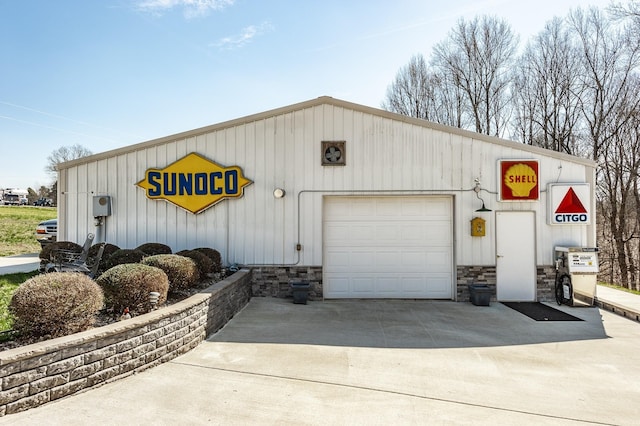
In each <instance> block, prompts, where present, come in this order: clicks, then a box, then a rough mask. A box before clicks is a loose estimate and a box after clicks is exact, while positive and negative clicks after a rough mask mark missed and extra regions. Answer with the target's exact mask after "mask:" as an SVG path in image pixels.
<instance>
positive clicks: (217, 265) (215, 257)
mask: <svg viewBox="0 0 640 426" xmlns="http://www.w3.org/2000/svg"><path fill="white" fill-rule="evenodd" d="M194 250H195V251H199V252H200V253H202V254H204V255H206V256H207V257H209V259H211V261H212V262H213V270H212V271H211V272H213V273H214V274H219V273H220V272H222V256H220V252H219V251H218V250H216V249H212V248H209V247H199V248H197V249H194Z"/></svg>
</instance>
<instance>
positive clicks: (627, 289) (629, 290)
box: [598, 283, 640, 296]
mask: <svg viewBox="0 0 640 426" xmlns="http://www.w3.org/2000/svg"><path fill="white" fill-rule="evenodd" d="M598 285H601V286H604V287H609V288H614V289H616V290H622V291H626V292H627V293H632V294H637V295H639V296H640V291H638V290H632V289H629V288H626V287H622V286H619V285H615V284H607V283H598Z"/></svg>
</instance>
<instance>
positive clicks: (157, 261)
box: [142, 254, 200, 292]
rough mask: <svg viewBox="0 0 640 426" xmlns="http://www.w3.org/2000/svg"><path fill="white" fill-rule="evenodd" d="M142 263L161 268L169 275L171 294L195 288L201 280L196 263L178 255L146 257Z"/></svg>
mask: <svg viewBox="0 0 640 426" xmlns="http://www.w3.org/2000/svg"><path fill="white" fill-rule="evenodd" d="M142 263H143V264H144V265H149V266H155V267H156V268H160V269H162V270H163V271H164V272H165V273H166V274H167V277H169V291H170V292H172V291H179V290H185V289H187V288H190V287H194V286H195V285H196V284H197V283H198V279H199V278H200V276H199V274H198V267H197V266H196V263H195V262H194V261H193V260H191V259H189V258H186V257H184V256H179V255H177V254H157V255H155V256H149V257H145V258H144V259H143V260H142Z"/></svg>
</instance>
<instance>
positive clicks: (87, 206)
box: [59, 103, 593, 266]
mask: <svg viewBox="0 0 640 426" xmlns="http://www.w3.org/2000/svg"><path fill="white" fill-rule="evenodd" d="M469 135H470V133H468V132H467V133H455V132H453V131H451V132H449V131H447V129H446V128H443V127H438V126H433V127H429V126H427V125H420V124H419V123H416V122H412V121H404V120H399V119H393V118H390V117H389V116H388V115H383V114H377V113H372V112H367V110H366V109H365V108H362V109H357V108H356V109H352V108H347V107H343V106H339V105H334V104H332V103H322V104H313V105H311V106H308V107H303V108H302V107H301V108H300V109H292V110H283V111H282V112H281V113H278V114H275V115H271V116H265V117H263V118H259V119H255V120H253V121H247V122H242V123H237V124H232V125H228V126H222V125H220V126H218V127H216V128H214V129H212V130H208V131H207V132H205V133H202V134H195V135H193V136H192V135H190V134H188V135H186V136H176V138H175V139H168V140H167V141H166V142H163V143H162V144H153V145H149V146H147V145H144V146H141V147H137V146H134V147H132V148H131V149H129V150H121V151H116V152H114V153H113V155H111V156H108V157H106V158H103V157H100V158H98V159H96V160H95V161H94V160H91V159H89V162H87V163H83V164H80V165H76V166H70V167H68V168H65V169H63V170H62V174H61V177H60V183H61V186H60V191H61V194H60V201H59V202H60V203H61V207H60V219H61V222H62V224H61V227H60V238H63V239H67V240H72V241H78V242H81V241H84V238H85V236H86V234H87V232H95V231H96V229H95V228H94V226H93V217H92V212H91V205H92V198H91V197H92V196H93V195H96V194H109V195H111V196H112V197H113V216H111V217H110V218H108V219H107V221H106V225H105V227H104V231H105V235H106V240H107V241H109V242H111V243H114V244H116V245H118V246H120V247H123V248H132V247H136V246H137V245H139V244H142V243H145V242H150V241H157V242H163V243H166V244H168V245H170V246H171V247H172V248H173V249H174V251H177V250H182V249H185V248H193V247H198V246H207V247H214V248H216V249H218V250H220V252H221V253H222V255H223V259H224V260H225V261H226V262H237V263H241V264H296V265H301V266H302V265H321V264H322V197H323V196H325V195H345V191H350V190H353V191H355V192H354V194H353V195H362V194H364V193H365V192H366V191H369V195H372V196H375V195H381V194H382V193H383V192H382V191H387V192H388V194H389V195H402V194H404V195H408V194H419V195H425V194H431V195H448V196H453V197H455V216H454V222H453V223H454V225H453V226H454V235H455V243H454V246H455V255H456V259H455V263H456V264H459V265H494V264H495V240H494V238H492V237H490V235H493V234H492V233H493V232H494V214H493V213H476V212H475V209H477V208H479V207H480V204H481V202H480V200H478V199H477V198H476V194H475V192H473V191H471V189H472V188H473V185H474V179H476V178H479V179H480V181H481V182H482V187H483V188H485V189H487V190H488V191H491V193H488V192H482V193H481V194H480V195H481V196H482V197H483V198H484V200H485V203H486V205H487V207H489V208H491V209H493V210H534V211H536V212H537V214H536V220H537V223H536V226H537V233H538V235H537V241H538V245H537V258H538V259H537V263H538V264H550V263H551V262H552V250H553V247H554V245H558V244H564V245H588V244H589V239H590V238H591V234H592V233H591V232H590V231H589V230H588V229H586V228H585V227H576V226H556V227H554V228H553V233H552V232H551V231H552V230H551V228H550V227H549V226H548V225H546V220H545V215H546V193H545V192H543V193H542V194H541V199H540V201H539V202H537V203H498V202H497V201H496V195H495V192H497V160H498V159H500V158H531V159H538V160H540V182H541V189H542V190H543V191H544V190H546V183H548V182H557V181H560V182H584V181H585V180H586V181H590V180H592V174H593V173H592V172H593V170H592V169H591V168H588V167H586V166H584V165H582V164H579V163H572V162H570V161H566V160H560V159H557V158H552V157H551V156H549V157H547V156H545V155H543V154H541V153H540V150H537V151H535V150H531V149H530V148H529V147H526V146H524V145H522V148H520V145H517V144H511V145H508V144H499V143H490V142H487V141H484V140H477V139H475V138H474V137H472V136H469ZM323 140H345V141H346V150H347V165H346V166H343V167H323V166H322V165H321V162H320V144H321V141H323ZM190 152H197V153H199V154H201V155H203V156H205V157H208V158H209V159H211V160H213V161H215V162H217V163H218V164H221V165H223V166H231V165H238V166H240V167H242V168H243V170H244V174H245V176H247V177H248V178H249V179H251V180H253V181H254V183H253V184H252V185H250V186H248V187H246V188H245V196H244V197H243V198H240V199H233V200H227V201H223V202H221V203H219V204H217V205H215V206H214V207H212V208H209V209H208V210H206V211H204V212H203V213H201V214H199V215H193V214H191V213H188V212H186V211H184V210H182V209H180V208H178V207H176V206H174V205H172V204H169V203H166V202H164V201H153V200H149V199H147V198H146V197H145V193H144V191H143V190H142V189H140V188H138V187H136V186H135V183H136V182H138V181H140V180H141V179H142V178H143V177H144V174H145V171H146V170H147V169H148V168H163V167H165V166H167V165H168V164H171V163H173V162H175V161H177V160H178V159H180V158H182V157H183V156H184V155H186V154H188V153H190ZM559 166H563V167H562V168H561V169H560V168H559ZM276 187H281V188H284V189H285V190H286V191H287V195H286V197H285V198H282V199H274V198H273V196H272V192H273V189H274V188H276ZM478 215H480V216H482V217H483V218H485V219H486V220H487V232H488V234H487V235H488V236H487V237H484V238H477V237H476V238H473V237H471V236H470V235H469V221H470V220H471V219H473V217H474V216H478ZM297 243H300V244H301V245H302V250H301V251H300V252H298V251H296V249H295V247H296V244H297ZM592 243H593V242H592Z"/></svg>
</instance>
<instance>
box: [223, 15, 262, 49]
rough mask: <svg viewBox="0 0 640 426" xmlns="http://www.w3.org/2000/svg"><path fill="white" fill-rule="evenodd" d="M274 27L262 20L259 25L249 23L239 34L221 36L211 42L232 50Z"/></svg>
mask: <svg viewBox="0 0 640 426" xmlns="http://www.w3.org/2000/svg"><path fill="white" fill-rule="evenodd" d="M273 29H274V27H273V25H271V23H270V22H268V21H267V22H263V23H262V24H260V25H250V26H248V27H245V28H243V29H242V31H240V34H236V35H233V36H228V37H223V38H221V39H220V40H218V41H217V42H215V43H213V44H212V46H213V47H217V48H219V49H224V50H233V49H237V48H240V47H242V46H244V45H246V44H248V43H251V42H252V41H253V39H255V38H256V37H259V36H262V35H264V34H267V33H270V32H271V31H273Z"/></svg>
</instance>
